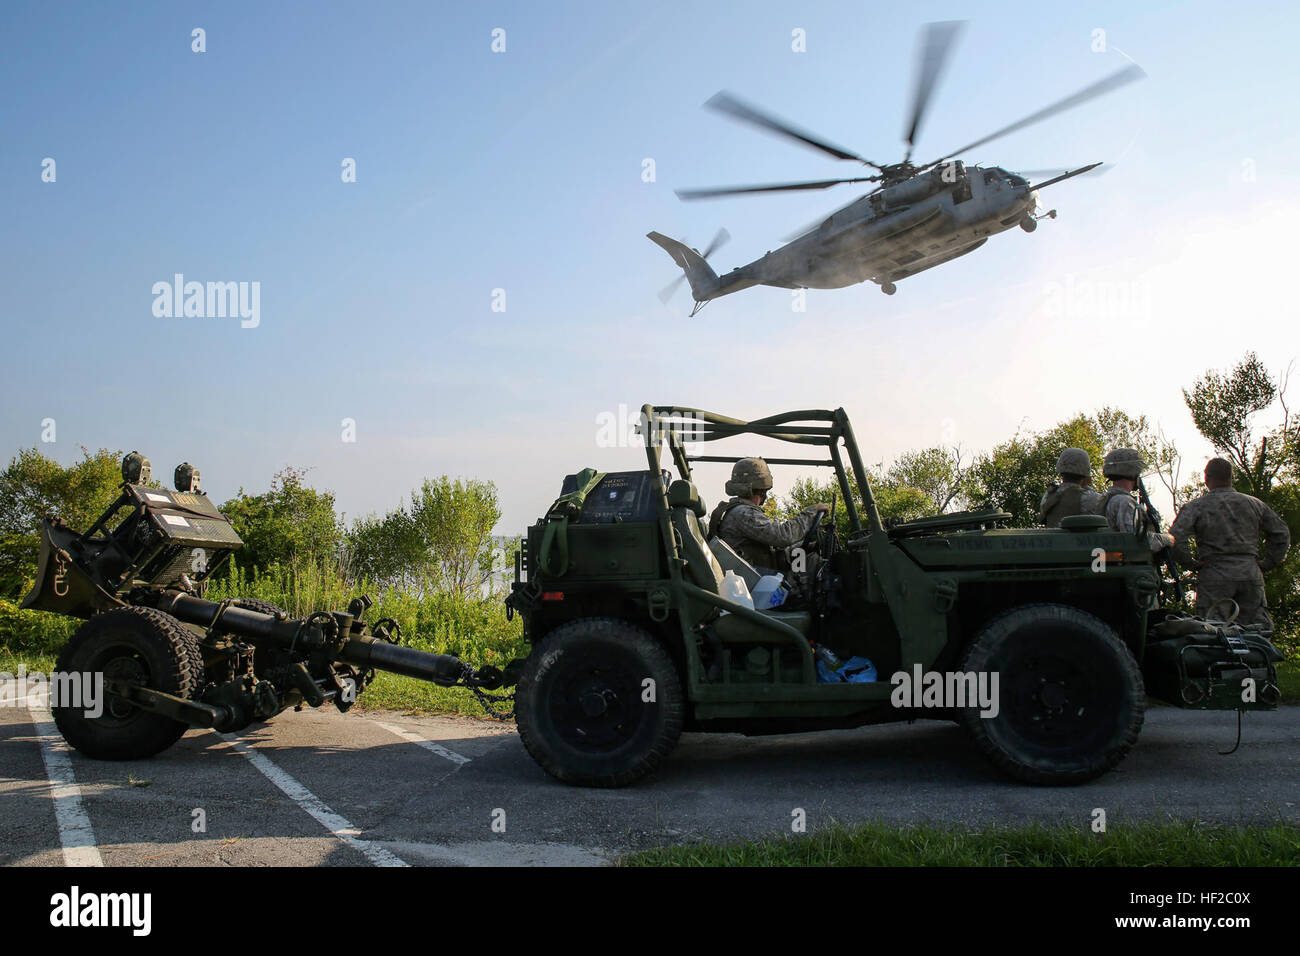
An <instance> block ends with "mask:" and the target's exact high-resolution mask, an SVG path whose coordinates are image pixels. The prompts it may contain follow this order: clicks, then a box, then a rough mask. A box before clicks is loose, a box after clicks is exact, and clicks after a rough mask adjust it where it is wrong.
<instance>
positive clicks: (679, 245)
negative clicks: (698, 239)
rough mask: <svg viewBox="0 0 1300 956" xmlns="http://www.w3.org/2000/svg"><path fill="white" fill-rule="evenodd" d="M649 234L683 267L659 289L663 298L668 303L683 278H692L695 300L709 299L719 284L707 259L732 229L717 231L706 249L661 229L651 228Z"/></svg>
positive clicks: (729, 234)
mask: <svg viewBox="0 0 1300 956" xmlns="http://www.w3.org/2000/svg"><path fill="white" fill-rule="evenodd" d="M646 237H647V238H648V239H649V240H650V241H651V242H653V243H655V245H657V246H659V247H660V248H661V249H663V250H664V251H665V252H666V253H668V255H670V256H672V259H673V262H675V263H677V264H678V265H679V266H681V268H682V270H683V274H682V275H680V276H678V277H677V278H676V279H674V280H673V281H672V282H670V283H668V285H666V286H664V287H663V289H661V290H660V291H659V301H660V302H662V303H663V304H664V305H667V304H668V300H669V299H671V298H672V297H673V296H674V295H676V294H677V290H678V289H679V288H681V284H682V281H683V280H689V281H690V283H691V295H692V296H693V297H694V298H695V301H696V302H703V301H705V300H707V299H708V298H710V296H711V295H712V293H714V292H716V291H717V288H718V285H719V283H718V274H717V273H716V272H714V271H713V267H712V266H710V265H709V264H708V262H707V261H706V260H707V259H708V258H709V256H711V255H713V253H715V252H717V251H718V249H719V248H721V247H722V246H723V245H724V244H725V243H726V241H727V240H728V239H730V238H731V233H729V232H727V230H726V229H719V230H718V234H717V235H715V236H714V237H713V241H712V242H710V243H709V245H708V248H707V249H705V250H704V252H703V253H701V252H699V251H697V250H695V249H692V248H691V247H690V246H688V245H686V243H684V242H678V241H677V240H676V239H670V238H669V237H668V236H665V235H663V234H662V233H658V232H651V233H647V234H646Z"/></svg>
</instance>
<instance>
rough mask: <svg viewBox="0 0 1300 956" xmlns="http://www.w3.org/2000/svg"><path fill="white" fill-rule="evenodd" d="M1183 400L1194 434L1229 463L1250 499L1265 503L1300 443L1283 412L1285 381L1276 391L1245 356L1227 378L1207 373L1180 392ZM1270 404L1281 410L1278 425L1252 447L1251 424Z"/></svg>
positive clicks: (1256, 360)
mask: <svg viewBox="0 0 1300 956" xmlns="http://www.w3.org/2000/svg"><path fill="white" fill-rule="evenodd" d="M1287 377H1288V378H1289V374H1288V376H1287ZM1183 400H1184V401H1185V402H1186V403H1187V408H1188V410H1189V411H1190V412H1191V413H1192V422H1193V423H1194V424H1195V425H1196V430H1197V431H1199V432H1200V433H1201V434H1202V435H1204V436H1205V438H1206V439H1207V440H1208V441H1209V442H1210V444H1211V445H1213V446H1214V450H1215V451H1217V452H1219V453H1220V454H1221V455H1224V456H1225V457H1226V458H1227V459H1228V460H1229V461H1231V462H1232V464H1233V465H1234V466H1235V467H1236V469H1237V470H1238V471H1239V472H1240V474H1241V478H1242V481H1243V482H1244V483H1245V485H1246V488H1248V489H1249V490H1250V493H1251V494H1253V495H1255V496H1256V497H1258V498H1261V499H1263V500H1265V501H1267V500H1268V493H1269V489H1270V487H1271V486H1272V484H1273V481H1274V479H1275V478H1276V477H1277V475H1278V473H1279V471H1281V469H1282V468H1284V467H1285V466H1286V464H1287V462H1288V461H1289V460H1293V459H1294V457H1295V455H1296V454H1297V449H1296V445H1297V439H1298V437H1300V436H1298V434H1297V433H1298V431H1300V424H1298V423H1297V422H1295V421H1293V420H1292V419H1291V415H1290V412H1289V410H1288V409H1287V406H1286V384H1285V381H1284V382H1283V384H1282V386H1281V387H1280V388H1279V386H1278V383H1277V382H1275V381H1274V380H1273V377H1272V375H1270V374H1269V372H1268V369H1266V368H1265V367H1264V363H1263V362H1261V361H1260V360H1259V357H1258V356H1257V355H1256V354H1255V353H1254V352H1247V353H1246V356H1245V358H1243V359H1242V360H1241V361H1240V362H1238V363H1237V364H1236V365H1235V366H1234V367H1233V369H1232V370H1231V371H1230V372H1228V373H1226V374H1220V373H1218V372H1213V371H1211V372H1206V373H1205V374H1204V375H1203V376H1201V378H1199V379H1197V381H1196V383H1195V384H1194V385H1192V387H1191V388H1190V389H1183ZM1275 402H1277V403H1279V404H1280V405H1281V406H1282V425H1281V427H1280V428H1278V429H1276V430H1275V431H1274V432H1273V433H1271V434H1269V435H1266V436H1264V437H1262V438H1260V439H1259V440H1258V441H1256V440H1255V438H1254V436H1253V435H1252V433H1251V418H1252V416H1254V415H1255V414H1257V413H1258V412H1262V411H1264V410H1265V409H1267V408H1270V407H1271V406H1272V405H1273V404H1274V403H1275Z"/></svg>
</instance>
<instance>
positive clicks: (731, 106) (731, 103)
mask: <svg viewBox="0 0 1300 956" xmlns="http://www.w3.org/2000/svg"><path fill="white" fill-rule="evenodd" d="M704 105H705V106H707V107H709V108H710V109H714V110H717V111H718V112H719V113H726V114H727V115H728V116H731V117H734V118H735V119H738V120H743V121H744V122H746V123H752V124H753V125H755V126H759V127H761V128H763V129H765V130H768V131H769V132H772V133H777V134H778V135H780V136H787V137H789V138H790V139H794V140H798V141H799V142H801V143H803V144H804V145H806V146H811V147H812V148H813V149H819V150H821V151H822V152H823V153H829V154H830V155H832V156H834V157H835V158H836V159H855V160H857V161H858V162H860V163H865V164H866V165H868V166H875V168H876V169H879V168H880V166H879V165H878V164H877V163H873V162H872V161H871V160H869V159H867V158H866V157H864V156H859V155H858V154H857V153H851V152H849V151H848V150H847V149H844V148H843V147H841V146H835V145H833V144H832V143H828V142H827V141H826V140H824V139H820V138H818V137H816V136H814V135H813V134H812V133H809V132H806V131H804V130H801V129H799V128H798V127H797V126H794V125H792V124H790V123H787V122H786V121H785V120H782V119H778V118H777V117H775V116H771V115H769V114H768V113H764V112H763V111H762V110H760V109H758V108H757V107H754V106H750V105H749V104H748V103H743V102H741V101H740V100H738V99H736V97H734V96H732V95H731V94H730V93H728V92H726V91H725V90H724V91H723V92H721V93H715V94H714V95H713V96H711V97H710V98H709V100H708V102H706V103H705V104H704Z"/></svg>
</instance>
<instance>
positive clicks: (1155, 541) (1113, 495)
mask: <svg viewBox="0 0 1300 956" xmlns="http://www.w3.org/2000/svg"><path fill="white" fill-rule="evenodd" d="M1140 507H1141V504H1140V503H1139V502H1138V496H1137V493H1136V492H1133V491H1128V490H1127V489H1124V488H1117V487H1115V486H1114V485H1111V486H1110V487H1109V488H1107V489H1106V494H1105V495H1103V496H1102V497H1101V499H1100V500H1099V501H1098V503H1097V514H1099V515H1105V516H1106V524H1108V525H1110V530H1111V531H1126V532H1128V533H1129V534H1136V533H1137V513H1138V509H1139V508H1140ZM1147 544H1148V545H1150V547H1151V550H1152V551H1153V552H1155V551H1163V550H1164V549H1165V548H1167V547H1169V546H1170V545H1171V544H1173V541H1171V540H1170V535H1167V534H1161V533H1160V532H1159V531H1148V532H1147Z"/></svg>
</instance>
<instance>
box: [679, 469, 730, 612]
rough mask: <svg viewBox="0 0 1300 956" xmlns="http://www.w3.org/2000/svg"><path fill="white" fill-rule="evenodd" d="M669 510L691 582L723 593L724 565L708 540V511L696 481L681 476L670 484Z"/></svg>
mask: <svg viewBox="0 0 1300 956" xmlns="http://www.w3.org/2000/svg"><path fill="white" fill-rule="evenodd" d="M668 513H669V516H670V517H671V519H672V524H673V528H674V530H676V532H677V535H678V537H679V538H680V547H681V549H682V557H683V558H685V559H686V573H687V575H688V576H689V578H690V580H691V583H692V584H694V585H696V586H697V587H700V588H703V589H704V590H706V591H712V592H713V593H714V594H719V593H721V587H722V577H723V571H722V566H721V565H719V564H718V559H717V558H715V557H714V556H713V552H712V551H711V550H710V549H709V546H708V545H707V544H706V543H705V540H704V526H703V525H701V524H700V518H701V517H702V516H703V515H704V514H705V509H704V503H703V502H701V501H700V493H699V492H698V491H697V490H696V489H695V485H693V484H691V483H690V482H689V481H686V480H684V479H681V478H679V479H677V480H676V481H674V482H673V483H672V484H671V485H669V486H668Z"/></svg>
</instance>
